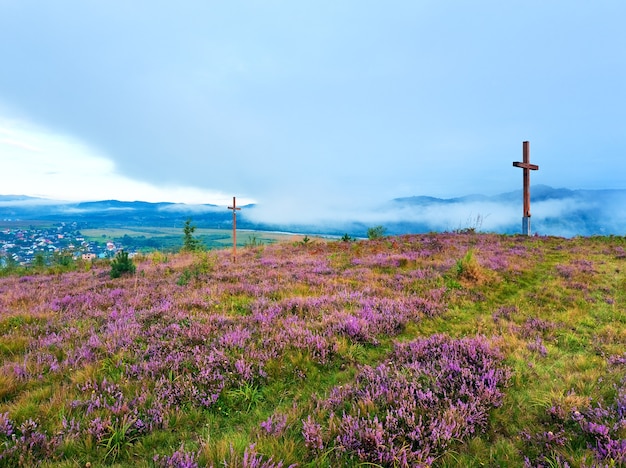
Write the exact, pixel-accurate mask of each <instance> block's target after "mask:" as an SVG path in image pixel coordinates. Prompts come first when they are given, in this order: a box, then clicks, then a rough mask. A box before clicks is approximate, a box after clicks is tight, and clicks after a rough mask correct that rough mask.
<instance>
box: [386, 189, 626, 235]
mask: <svg viewBox="0 0 626 468" xmlns="http://www.w3.org/2000/svg"><path fill="white" fill-rule="evenodd" d="M530 198H531V227H532V231H533V232H536V233H538V234H545V235H557V236H564V237H572V236H591V235H610V234H613V235H626V190H570V189H567V188H553V187H550V186H547V185H535V186H532V187H531V191H530ZM392 203H393V204H395V205H396V207H398V208H405V209H406V208H409V209H410V210H411V211H413V212H415V213H417V214H418V217H420V218H423V216H420V215H419V212H420V211H421V212H430V211H433V210H434V209H435V208H436V209H437V213H433V214H434V215H436V216H432V217H431V218H430V219H422V221H423V222H425V223H426V224H427V225H428V227H429V228H431V229H432V230H433V231H441V230H450V229H454V228H453V227H452V226H451V225H450V224H448V225H442V222H441V221H442V220H445V221H446V222H448V223H450V222H451V221H453V218H452V216H453V215H454V214H461V213H466V214H467V215H468V216H469V217H468V218H467V221H466V225H465V226H464V225H463V219H462V218H459V219H458V222H459V225H458V228H460V229H463V228H472V227H475V228H477V229H478V230H480V228H482V229H483V230H488V231H493V232H500V233H509V234H513V233H517V232H520V230H521V218H522V191H521V190H517V191H514V192H507V193H502V194H499V195H494V196H484V195H470V196H466V197H460V198H450V199H440V198H433V197H408V198H397V199H394V200H393V201H392ZM446 214H448V216H447V217H446V216H445V215H446ZM491 216H493V218H492V219H489V218H490V217H491ZM479 218H482V219H479ZM472 219H473V222H474V223H475V224H481V225H480V226H478V225H474V226H472V225H470V224H471V221H472ZM468 221H470V222H469V223H468Z"/></svg>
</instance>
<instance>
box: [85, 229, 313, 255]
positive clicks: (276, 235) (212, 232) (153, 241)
mask: <svg viewBox="0 0 626 468" xmlns="http://www.w3.org/2000/svg"><path fill="white" fill-rule="evenodd" d="M80 232H81V234H82V235H83V236H84V238H85V239H86V240H88V241H94V242H99V243H106V242H108V241H112V242H114V243H116V244H118V245H122V246H124V248H125V249H132V250H139V251H143V252H144V253H147V252H152V251H162V252H165V251H169V252H176V251H178V250H180V248H181V247H182V235H181V229H180V227H162V226H136V227H125V228H113V227H102V228H86V229H81V231H80ZM232 234H233V231H232V229H210V228H195V231H194V237H195V238H197V240H198V241H199V242H201V243H202V245H203V246H204V247H205V248H207V249H221V248H225V247H228V246H232V243H233V238H232ZM300 237H302V236H299V235H294V234H289V233H280V232H268V231H252V230H242V229H239V230H238V231H237V245H238V246H245V245H257V244H272V243H274V242H284V241H286V240H290V239H294V238H300Z"/></svg>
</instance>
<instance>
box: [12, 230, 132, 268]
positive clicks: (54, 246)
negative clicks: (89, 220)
mask: <svg viewBox="0 0 626 468" xmlns="http://www.w3.org/2000/svg"><path fill="white" fill-rule="evenodd" d="M119 249H121V246H119V245H116V244H115V243H113V242H110V241H108V242H106V241H104V242H95V241H93V240H92V241H88V240H86V239H85V238H84V237H83V236H82V234H81V233H80V230H79V229H78V224H77V223H59V224H57V225H55V226H53V227H45V228H37V227H31V228H29V229H24V228H14V229H11V228H2V230H0V266H5V265H6V264H7V263H9V262H11V263H14V264H18V265H29V264H31V263H34V262H35V259H36V258H37V257H40V258H43V259H44V260H45V261H46V262H49V261H50V259H52V258H54V257H55V255H56V256H59V255H61V254H63V255H71V256H72V258H73V259H75V260H77V259H83V260H95V259H97V258H111V257H114V256H115V254H116V253H117V251H118V250H119ZM131 253H132V252H131Z"/></svg>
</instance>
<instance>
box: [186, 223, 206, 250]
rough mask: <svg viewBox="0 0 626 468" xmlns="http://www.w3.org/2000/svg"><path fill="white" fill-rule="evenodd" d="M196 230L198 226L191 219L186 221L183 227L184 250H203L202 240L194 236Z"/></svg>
mask: <svg viewBox="0 0 626 468" xmlns="http://www.w3.org/2000/svg"><path fill="white" fill-rule="evenodd" d="M195 231H196V227H195V226H192V224H191V219H187V221H185V226H184V227H183V234H184V235H183V250H185V251H187V252H195V251H196V250H202V242H201V241H200V240H199V239H197V238H196V237H193V233H194V232H195Z"/></svg>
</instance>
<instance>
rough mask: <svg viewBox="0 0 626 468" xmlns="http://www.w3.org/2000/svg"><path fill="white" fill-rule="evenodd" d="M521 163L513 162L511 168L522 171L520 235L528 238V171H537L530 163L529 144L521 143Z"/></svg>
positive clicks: (536, 167) (537, 168)
mask: <svg viewBox="0 0 626 468" xmlns="http://www.w3.org/2000/svg"><path fill="white" fill-rule="evenodd" d="M522 153H523V162H514V163H513V166H515V167H521V168H522V169H523V170H524V217H523V218H522V233H523V234H525V235H527V236H530V171H537V170H539V166H537V165H536V164H531V163H530V143H529V142H528V141H525V142H523V143H522Z"/></svg>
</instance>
